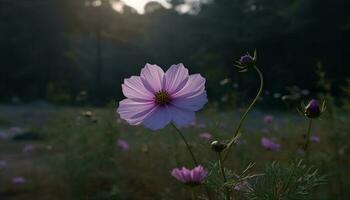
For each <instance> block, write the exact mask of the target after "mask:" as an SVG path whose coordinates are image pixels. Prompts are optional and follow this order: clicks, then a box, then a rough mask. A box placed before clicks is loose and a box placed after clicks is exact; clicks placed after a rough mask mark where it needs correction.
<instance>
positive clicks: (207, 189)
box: [171, 123, 212, 200]
mask: <svg viewBox="0 0 350 200" xmlns="http://www.w3.org/2000/svg"><path fill="white" fill-rule="evenodd" d="M171 125H172V126H173V127H174V129H175V130H176V132H177V133H178V134H179V135H180V137H181V139H182V140H183V141H184V143H185V144H186V147H187V149H188V152H190V155H191V157H192V160H193V164H194V166H195V167H196V166H198V162H197V159H196V157H195V156H194V153H193V152H192V149H191V147H190V145H189V144H188V142H187V140H186V138H185V136H184V135H183V134H182V132H181V131H180V129H178V128H177V127H176V126H175V124H173V123H171ZM204 187H205V191H206V193H207V196H208V199H209V200H211V199H212V198H211V195H210V192H209V188H208V187H207V186H204Z"/></svg>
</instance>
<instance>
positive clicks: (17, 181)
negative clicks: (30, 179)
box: [12, 176, 27, 184]
mask: <svg viewBox="0 0 350 200" xmlns="http://www.w3.org/2000/svg"><path fill="white" fill-rule="evenodd" d="M26 182H27V180H26V179H25V178H23V177H22V176H15V177H13V178H12V183H14V184H23V183H26Z"/></svg>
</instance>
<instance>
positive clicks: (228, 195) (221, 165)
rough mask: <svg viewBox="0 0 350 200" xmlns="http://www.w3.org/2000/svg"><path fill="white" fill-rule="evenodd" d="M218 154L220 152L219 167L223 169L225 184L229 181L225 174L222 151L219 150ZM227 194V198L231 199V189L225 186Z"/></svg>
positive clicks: (227, 199)
mask: <svg viewBox="0 0 350 200" xmlns="http://www.w3.org/2000/svg"><path fill="white" fill-rule="evenodd" d="M217 154H218V161H219V167H220V169H221V173H222V177H223V180H224V184H225V183H226V182H227V178H226V174H225V168H224V164H223V162H222V156H221V153H220V152H218V153H217ZM225 195H226V200H230V190H229V188H228V187H226V186H225Z"/></svg>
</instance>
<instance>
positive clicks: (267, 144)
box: [261, 137, 281, 151]
mask: <svg viewBox="0 0 350 200" xmlns="http://www.w3.org/2000/svg"><path fill="white" fill-rule="evenodd" d="M261 145H262V146H263V147H264V148H265V149H267V150H270V151H279V150H280V148H281V145H280V144H278V143H274V142H273V141H272V140H270V139H268V138H266V137H262V138H261Z"/></svg>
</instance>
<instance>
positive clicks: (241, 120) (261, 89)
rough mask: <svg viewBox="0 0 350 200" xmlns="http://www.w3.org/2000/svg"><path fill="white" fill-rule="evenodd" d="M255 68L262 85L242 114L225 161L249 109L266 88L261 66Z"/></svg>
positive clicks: (228, 146)
mask: <svg viewBox="0 0 350 200" xmlns="http://www.w3.org/2000/svg"><path fill="white" fill-rule="evenodd" d="M254 69H255V71H256V72H257V73H258V75H259V78H260V87H259V91H258V93H257V95H256V96H255V98H254V100H253V101H252V102H251V103H250V105H249V107H248V108H247V110H246V111H245V112H244V114H243V115H242V117H241V119H240V121H239V123H238V126H237V128H236V130H235V132H234V134H233V136H232V138H231V140H230V142H229V143H228V144H227V148H226V151H225V154H224V158H223V162H225V160H226V159H227V157H228V155H229V153H230V151H231V148H232V145H233V144H234V142H235V140H236V137H237V135H238V133H239V131H240V129H241V127H242V125H243V122H244V120H245V118H246V117H247V115H248V113H249V111H250V110H251V109H252V108H253V106H254V105H255V103H256V102H257V101H258V99H259V98H260V95H261V93H262V91H263V88H264V77H263V75H262V73H261V71H260V70H259V68H258V67H257V66H254Z"/></svg>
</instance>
